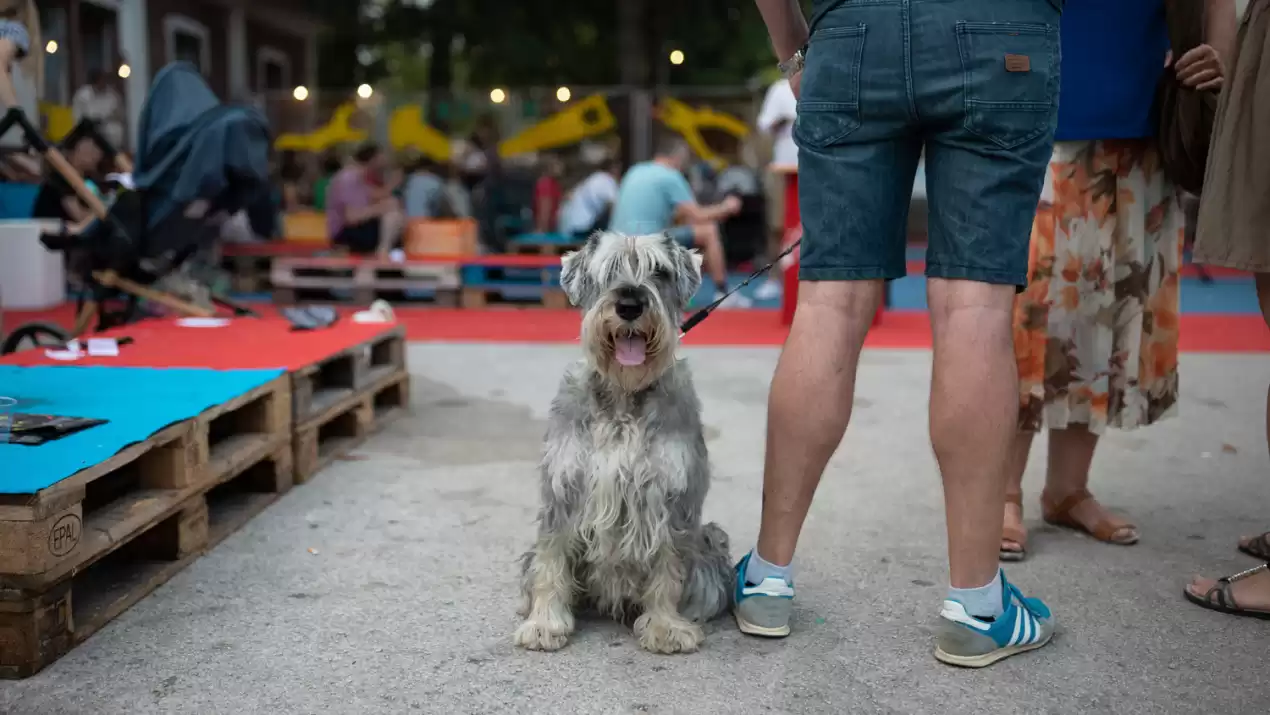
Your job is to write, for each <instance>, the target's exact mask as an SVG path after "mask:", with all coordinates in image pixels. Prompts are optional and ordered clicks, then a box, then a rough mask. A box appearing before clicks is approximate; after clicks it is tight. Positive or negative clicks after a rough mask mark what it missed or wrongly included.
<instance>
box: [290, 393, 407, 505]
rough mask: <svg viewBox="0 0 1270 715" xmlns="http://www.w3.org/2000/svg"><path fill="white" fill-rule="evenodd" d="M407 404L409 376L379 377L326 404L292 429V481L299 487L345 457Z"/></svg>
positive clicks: (400, 411) (398, 413)
mask: <svg viewBox="0 0 1270 715" xmlns="http://www.w3.org/2000/svg"><path fill="white" fill-rule="evenodd" d="M409 404H410V375H409V374H408V373H407V372H406V371H405V370H404V368H403V369H402V370H401V371H398V372H395V373H391V374H387V375H383V376H381V377H380V378H379V379H378V380H377V381H376V382H374V383H371V384H370V385H369V386H368V387H367V388H366V389H365V390H363V391H361V392H358V393H355V394H350V395H348V396H346V397H344V398H343V399H341V400H339V401H338V402H335V403H332V404H330V405H329V406H328V407H327V408H326V409H325V410H323V411H322V412H321V413H319V414H316V415H314V416H313V417H312V418H310V419H309V420H308V421H307V422H305V423H303V424H299V425H297V426H296V431H295V481H296V483H297V484H303V483H304V482H307V481H309V480H310V479H312V478H313V475H315V474H317V472H318V471H320V470H321V469H322V468H323V467H325V466H326V465H328V464H330V463H331V462H332V461H334V460H335V459H338V458H339V457H341V456H343V455H345V454H347V453H348V452H350V451H351V450H352V449H354V448H355V447H357V445H359V444H361V443H362V441H363V440H365V439H366V438H367V437H368V436H370V435H371V434H372V433H374V432H375V431H376V430H378V429H379V428H381V427H383V426H384V425H385V424H387V423H388V422H390V421H392V420H393V419H396V418H397V417H399V416H400V415H401V414H403V413H404V412H405V411H406V409H408V407H409Z"/></svg>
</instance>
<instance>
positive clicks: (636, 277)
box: [514, 233, 734, 653]
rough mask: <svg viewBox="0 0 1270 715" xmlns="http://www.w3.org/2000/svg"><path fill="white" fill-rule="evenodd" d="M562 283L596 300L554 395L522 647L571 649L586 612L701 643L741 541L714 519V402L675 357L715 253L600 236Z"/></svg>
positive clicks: (658, 638) (670, 647)
mask: <svg viewBox="0 0 1270 715" xmlns="http://www.w3.org/2000/svg"><path fill="white" fill-rule="evenodd" d="M563 264H564V268H563V271H562V272H561V276H560V282H561V284H562V285H563V286H564V289H565V292H566V293H567V294H568V296H569V300H570V301H571V302H572V303H573V304H574V305H577V306H580V307H581V308H582V309H583V312H584V315H583V319H582V347H583V352H584V359H583V360H581V361H579V362H578V363H576V364H575V365H573V366H572V367H570V368H569V370H568V371H567V372H566V373H565V375H564V379H563V380H562V381H561V383H560V389H559V392H558V393H557V394H556V398H555V400H554V401H552V403H551V414H550V417H549V420H548V426H547V437H546V444H545V445H544V449H543V457H542V475H541V479H542V506H541V508H540V509H539V512H538V539H537V542H536V543H535V544H534V547H533V549H532V550H531V551H529V553H527V554H525V557H524V559H523V567H524V568H523V590H524V596H525V602H524V606H523V608H522V610H521V615H522V616H524V617H525V621H524V623H522V624H521V625H520V627H519V628H517V629H516V633H515V636H514V640H515V643H516V645H519V646H522V647H524V648H530V649H534V650H556V649H558V648H561V647H563V646H564V644H565V642H566V641H567V640H568V637H569V634H570V633H572V632H573V628H574V610H575V609H577V608H580V607H584V606H592V607H594V608H596V609H598V610H599V611H600V612H601V613H605V614H608V615H610V616H612V617H614V618H617V619H619V620H624V619H625V618H626V617H628V616H634V615H635V614H639V615H638V618H636V619H635V623H634V631H635V635H636V637H638V639H639V644H640V646H641V647H643V648H645V649H646V650H650V651H653V652H656V653H686V652H691V651H694V650H696V649H697V647H698V646H700V645H701V641H702V640H703V639H704V637H705V634H704V632H703V631H702V628H701V625H700V624H701V623H703V622H705V621H707V620H709V619H711V618H713V617H715V616H717V615H719V614H721V613H723V612H724V611H726V610H727V609H728V608H729V607H730V606H731V601H732V596H733V586H734V575H733V570H732V567H731V559H730V557H729V554H728V536H727V534H726V533H724V531H723V529H721V528H719V526H718V525H716V524H714V523H710V524H706V525H704V526H703V525H702V523H701V507H702V504H703V503H704V502H705V498H706V492H707V491H708V490H709V488H710V469H709V465H708V463H707V455H706V443H705V437H704V436H703V435H702V431H701V404H700V402H699V401H698V400H697V394H696V391H695V390H694V389H693V386H692V376H691V375H690V374H689V372H688V366H687V365H686V364H685V363H684V362H683V361H681V360H678V359H676V358H675V348H676V346H677V345H678V343H679V320H680V317H681V316H682V314H683V311H684V310H685V308H686V307H687V305H688V301H689V300H691V298H692V296H693V295H695V294H696V292H697V288H699V287H700V285H701V256H699V255H698V254H696V253H695V252H691V251H688V250H686V249H684V248H682V247H681V246H679V244H677V243H675V242H674V241H673V240H671V239H670V238H669V237H666V236H661V235H654V236H638V237H631V236H622V235H618V234H599V233H597V234H595V235H593V236H592V237H591V239H590V240H588V241H587V243H586V245H585V246H584V247H583V248H582V249H581V250H580V251H577V252H575V253H570V254H567V255H565V256H564V259H563Z"/></svg>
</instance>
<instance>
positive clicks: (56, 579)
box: [0, 377, 294, 678]
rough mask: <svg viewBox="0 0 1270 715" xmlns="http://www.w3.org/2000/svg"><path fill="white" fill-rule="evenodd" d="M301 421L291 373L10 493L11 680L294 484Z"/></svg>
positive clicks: (4, 547) (0, 622) (3, 643)
mask: <svg viewBox="0 0 1270 715" xmlns="http://www.w3.org/2000/svg"><path fill="white" fill-rule="evenodd" d="M290 418H291V395H290V383H289V381H288V379H287V378H286V377H280V378H278V379H276V380H273V381H271V382H269V383H267V384H265V385H262V386H260V387H258V388H256V389H255V390H252V391H251V392H249V393H247V394H246V395H243V396H241V397H239V398H236V399H234V400H231V401H230V402H227V403H224V404H221V405H217V406H215V407H212V408H210V409H208V410H206V411H205V412H203V413H202V414H200V415H198V416H197V417H195V418H194V419H190V420H185V421H182V422H179V423H176V424H174V425H172V426H170V427H167V428H166V429H163V430H161V431H160V432H158V433H156V434H155V435H152V436H151V437H150V438H148V439H146V440H144V441H142V442H139V443H137V444H134V445H131V446H130V447H127V448H125V449H124V450H121V451H120V452H119V453H117V454H115V455H114V456H112V457H111V458H110V459H107V460H105V461H103V462H101V463H100V464H97V465H94V466H92V467H89V468H88V469H85V470H82V471H80V472H78V473H76V474H74V475H72V476H71V477H68V478H67V479H64V480H62V481H60V482H58V483H57V484H54V485H52V486H51V487H48V488H47V489H44V490H41V491H40V492H37V493H35V494H28V495H16V496H4V497H2V498H0V678H21V677H26V676H28V675H31V674H32V673H35V672H36V671H38V670H40V669H41V668H43V667H44V666H46V665H48V664H49V663H51V662H52V661H54V660H56V659H57V658H58V657H60V656H61V655H62V654H64V653H65V652H66V651H67V650H69V649H70V648H71V647H73V646H74V645H75V644H76V643H79V642H81V641H83V640H84V639H85V638H88V637H89V636H90V635H92V634H93V633H94V632H96V631H97V630H98V629H99V628H101V627H102V626H103V625H104V624H106V623H107V622H109V621H110V620H111V619H113V618H114V617H115V616H117V615H119V614H120V613H122V612H123V611H125V610H127V608H129V607H130V606H131V605H132V604H134V603H136V602H137V601H138V600H140V599H141V598H142V597H144V596H145V595H146V594H148V593H149V592H150V591H152V590H154V589H155V588H156V587H158V586H159V585H160V584H162V583H163V582H164V581H166V580H167V579H168V578H170V577H171V576H172V574H174V573H176V572H177V571H179V570H180V569H181V568H183V567H184V566H185V564H187V563H188V562H189V561H190V560H192V559H193V558H194V557H196V556H197V555H198V554H199V553H201V552H202V551H203V550H204V549H206V548H207V547H208V546H210V545H213V544H215V543H217V542H219V541H220V540H221V539H223V538H224V537H225V536H227V535H229V534H230V533H233V531H235V530H236V529H237V528H238V527H240V526H241V525H242V524H243V523H245V522H246V521H247V520H248V519H250V518H251V517H252V516H254V515H255V514H256V513H258V512H259V511H260V510H261V509H263V508H264V507H265V506H268V504H270V503H271V502H272V501H274V500H275V499H277V497H278V495H280V494H282V493H284V492H285V491H287V490H288V489H289V488H290V487H291V484H292V480H293V473H294V472H293V466H292V460H293V453H292V439H291V419H290Z"/></svg>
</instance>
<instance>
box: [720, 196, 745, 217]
mask: <svg viewBox="0 0 1270 715" xmlns="http://www.w3.org/2000/svg"><path fill="white" fill-rule="evenodd" d="M721 205H722V206H723V210H724V211H726V212H727V213H728V215H729V216H735V215H736V214H737V212H739V211H740V210H741V200H740V199H738V198H737V197H736V196H733V195H731V194H729V195H728V196H726V197H725V198H724V199H723V201H722V203H721Z"/></svg>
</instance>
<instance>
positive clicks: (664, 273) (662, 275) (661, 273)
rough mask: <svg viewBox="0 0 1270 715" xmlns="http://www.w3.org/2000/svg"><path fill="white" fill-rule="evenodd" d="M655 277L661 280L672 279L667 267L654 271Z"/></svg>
mask: <svg viewBox="0 0 1270 715" xmlns="http://www.w3.org/2000/svg"><path fill="white" fill-rule="evenodd" d="M653 277H654V278H656V279H657V280H659V281H668V280H670V271H668V270H666V269H665V268H658V269H657V270H655V271H653Z"/></svg>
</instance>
